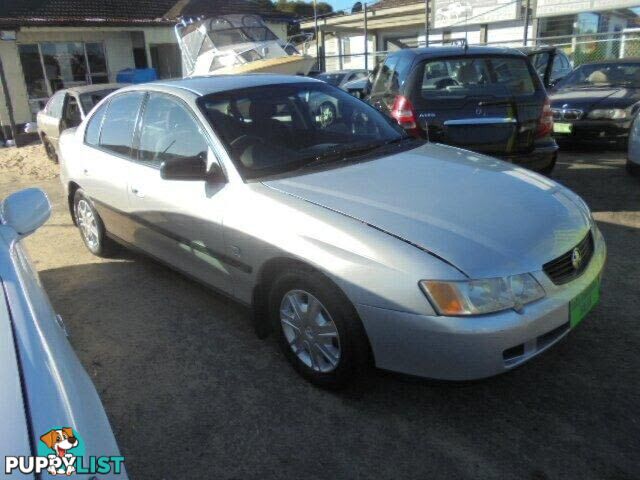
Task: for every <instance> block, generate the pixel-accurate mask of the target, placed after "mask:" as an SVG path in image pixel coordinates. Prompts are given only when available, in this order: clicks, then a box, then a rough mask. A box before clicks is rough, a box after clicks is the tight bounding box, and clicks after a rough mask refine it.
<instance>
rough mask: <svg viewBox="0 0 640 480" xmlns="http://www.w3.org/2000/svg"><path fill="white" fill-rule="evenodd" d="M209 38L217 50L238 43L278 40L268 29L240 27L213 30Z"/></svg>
mask: <svg viewBox="0 0 640 480" xmlns="http://www.w3.org/2000/svg"><path fill="white" fill-rule="evenodd" d="M209 38H210V39H211V42H212V43H213V45H214V46H215V47H217V48H220V47H229V46H231V45H234V44H238V43H247V42H266V41H273V40H278V37H277V36H276V35H275V34H274V33H273V32H272V31H271V30H269V29H268V28H266V27H238V28H228V29H225V30H213V31H211V32H209Z"/></svg>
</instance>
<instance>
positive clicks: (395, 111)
mask: <svg viewBox="0 0 640 480" xmlns="http://www.w3.org/2000/svg"><path fill="white" fill-rule="evenodd" d="M391 116H392V117H393V118H395V119H396V121H397V122H398V125H400V126H401V127H402V128H404V129H405V130H407V131H408V132H409V133H410V134H411V135H415V136H420V128H418V119H417V116H416V112H415V110H414V109H413V105H411V102H410V101H409V100H408V99H407V98H406V97H404V96H402V95H397V96H396V98H395V100H394V101H393V107H391Z"/></svg>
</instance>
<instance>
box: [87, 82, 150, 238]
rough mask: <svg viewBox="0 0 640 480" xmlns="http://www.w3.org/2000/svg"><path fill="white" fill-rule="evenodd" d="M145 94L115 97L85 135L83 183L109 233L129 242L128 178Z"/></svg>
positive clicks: (106, 104)
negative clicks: (133, 144)
mask: <svg viewBox="0 0 640 480" xmlns="http://www.w3.org/2000/svg"><path fill="white" fill-rule="evenodd" d="M144 96H145V94H144V92H139V91H135V92H126V93H122V94H119V95H116V96H114V97H112V98H111V99H110V100H109V101H108V102H107V103H103V104H102V105H101V106H100V107H99V109H98V110H97V111H96V112H95V113H94V114H93V115H91V117H90V118H89V120H88V122H87V127H86V129H85V132H84V142H83V151H82V154H83V159H82V165H83V170H82V172H80V179H79V183H80V186H81V187H82V188H83V189H84V190H85V192H86V193H87V194H88V195H89V196H90V197H91V199H92V200H93V203H94V205H95V207H96V209H97V210H98V213H99V214H100V217H101V218H102V220H103V221H104V223H105V225H106V228H107V230H108V231H109V233H111V234H113V235H115V236H117V237H118V238H120V239H123V240H127V241H129V240H130V238H131V230H132V224H131V221H130V218H129V216H128V214H127V213H128V206H129V205H128V199H127V179H128V175H129V169H130V166H131V163H132V142H133V135H134V130H135V126H136V121H137V118H138V114H139V111H140V107H141V105H142V101H143V99H144Z"/></svg>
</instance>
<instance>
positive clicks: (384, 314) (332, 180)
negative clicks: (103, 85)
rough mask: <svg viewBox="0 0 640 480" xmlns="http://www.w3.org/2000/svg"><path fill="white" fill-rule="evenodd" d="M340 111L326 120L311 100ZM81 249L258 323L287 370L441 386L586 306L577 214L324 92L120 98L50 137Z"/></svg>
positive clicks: (341, 380) (528, 184) (562, 325)
mask: <svg viewBox="0 0 640 480" xmlns="http://www.w3.org/2000/svg"><path fill="white" fill-rule="evenodd" d="M319 95H322V96H325V97H327V98H328V99H329V101H331V102H332V103H333V104H334V105H336V106H337V112H336V115H335V116H334V117H333V118H332V119H331V121H330V122H328V121H327V119H326V118H324V117H323V116H322V115H320V114H318V112H316V111H315V110H314V108H313V107H312V106H310V105H311V104H310V100H311V99H314V98H317V97H318V96H319ZM61 150H62V158H61V180H62V183H63V186H64V189H65V191H66V194H67V197H68V201H69V209H70V212H71V215H72V218H73V221H74V222H75V223H76V225H77V226H78V227H79V230H80V234H81V236H82V239H83V240H84V243H85V244H86V246H87V248H88V249H89V250H90V251H91V252H93V253H94V254H96V255H108V254H109V253H110V252H111V251H112V248H113V246H114V244H115V242H117V243H120V244H124V245H125V246H130V247H133V248H136V249H138V250H141V251H143V252H145V253H147V254H148V255H150V256H152V257H154V258H156V259H158V260H160V261H162V262H164V263H166V264H168V265H170V266H172V267H173V268H175V269H177V270H179V271H181V272H184V273H185V274H187V275H189V276H191V277H193V278H195V279H197V280H199V281H200V282H203V283H205V284H207V285H209V286H211V287H212V288H214V289H216V290H218V291H220V292H222V293H224V294H226V295H228V296H231V297H233V298H234V299H236V300H238V301H240V302H242V303H244V304H247V305H249V306H251V307H253V311H254V312H255V315H254V323H255V325H254V326H255V328H256V331H257V333H258V334H260V335H266V334H267V333H269V332H274V333H275V334H276V335H277V336H278V337H279V341H280V343H281V346H282V348H283V350H284V352H285V355H286V356H287V358H288V359H289V360H290V362H291V363H292V364H293V366H294V367H295V369H296V370H297V371H298V372H299V373H301V374H302V375H303V376H304V377H306V378H307V379H309V380H311V381H312V382H314V383H316V384H319V385H321V386H325V387H337V386H342V385H344V384H345V383H347V382H349V381H350V380H351V379H352V378H354V377H355V376H357V374H358V373H359V372H361V371H362V368H363V367H366V366H367V365H369V364H370V363H373V364H374V365H376V366H377V367H380V368H383V369H387V370H393V371H398V372H404V373H407V374H413V375H419V376H426V377H432V378H440V379H453V380H464V379H476V378H482V377H487V376H491V375H495V374H498V373H501V372H505V371H508V370H510V369H512V368H514V367H516V366H518V365H520V364H522V363H523V362H525V361H527V360H529V359H531V358H532V357H534V356H536V355H537V354H539V353H541V352H543V351H544V350H546V349H547V348H549V347H550V346H551V345H553V344H554V343H556V342H557V341H558V340H560V339H561V338H563V337H564V336H565V335H566V334H567V333H568V332H570V331H571V330H572V329H573V328H575V327H576V325H577V324H578V323H579V322H580V321H581V320H582V319H583V318H584V317H585V315H586V314H587V313H588V312H589V310H591V308H592V307H593V306H594V305H595V304H596V302H597V301H598V297H599V286H600V278H601V272H602V268H603V265H604V262H605V256H606V248H605V242H604V240H603V238H602V235H601V233H600V231H599V230H598V227H597V226H596V224H595V223H594V221H593V218H592V216H591V213H590V211H589V209H588V207H587V206H586V205H585V203H584V202H583V201H582V200H581V199H580V198H579V197H578V196H577V195H576V194H574V193H572V192H571V191H570V190H568V189H566V188H564V187H562V186H561V185H559V184H557V183H555V182H553V181H552V180H549V179H548V178H545V177H542V176H540V175H538V174H535V173H533V172H531V171H528V170H525V169H522V168H518V167H515V166H513V165H511V164H508V163H505V162H502V161H500V160H496V159H493V158H490V157H486V156H482V155H479V154H476V153H472V152H469V151H466V150H462V149H459V148H453V147H447V146H443V145H436V144H429V143H425V142H424V141H422V140H416V139H412V138H409V137H408V136H407V135H406V133H405V132H404V131H403V130H402V129H401V128H400V127H399V126H397V125H396V124H395V123H394V122H393V121H392V120H389V119H387V117H385V116H384V115H383V114H382V113H380V112H378V111H377V110H375V109H374V108H373V107H371V106H369V105H367V104H365V103H364V102H362V101H360V100H358V99H356V98H354V97H352V96H351V95H349V94H347V93H346V92H343V91H341V90H339V89H337V88H335V87H332V86H330V85H327V84H325V83H323V82H320V81H317V80H313V79H305V78H300V77H288V76H277V75H239V76H216V77H207V78H204V77H202V78H190V79H183V80H176V81H170V82H164V83H153V84H146V85H137V86H132V87H127V88H125V89H122V90H120V91H118V92H116V93H114V94H112V95H111V96H109V97H107V98H106V99H105V100H103V101H102V103H101V104H100V105H98V106H97V108H96V109H94V110H93V112H92V113H91V114H90V115H89V117H88V118H87V119H86V120H85V121H84V122H83V123H82V124H81V125H80V126H79V127H78V128H77V129H76V130H74V131H68V132H67V133H65V134H64V135H63V137H62V140H61Z"/></svg>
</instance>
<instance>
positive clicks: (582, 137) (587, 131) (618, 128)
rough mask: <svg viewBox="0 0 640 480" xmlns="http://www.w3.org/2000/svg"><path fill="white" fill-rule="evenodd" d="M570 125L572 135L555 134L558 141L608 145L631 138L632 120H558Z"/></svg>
mask: <svg viewBox="0 0 640 480" xmlns="http://www.w3.org/2000/svg"><path fill="white" fill-rule="evenodd" d="M558 123H570V124H571V125H572V126H571V133H554V134H553V136H554V137H555V139H556V140H557V141H560V142H562V141H564V142H572V143H607V142H619V141H624V140H626V139H627V138H628V136H629V130H630V128H631V120H588V119H581V120H574V121H565V120H558Z"/></svg>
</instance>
